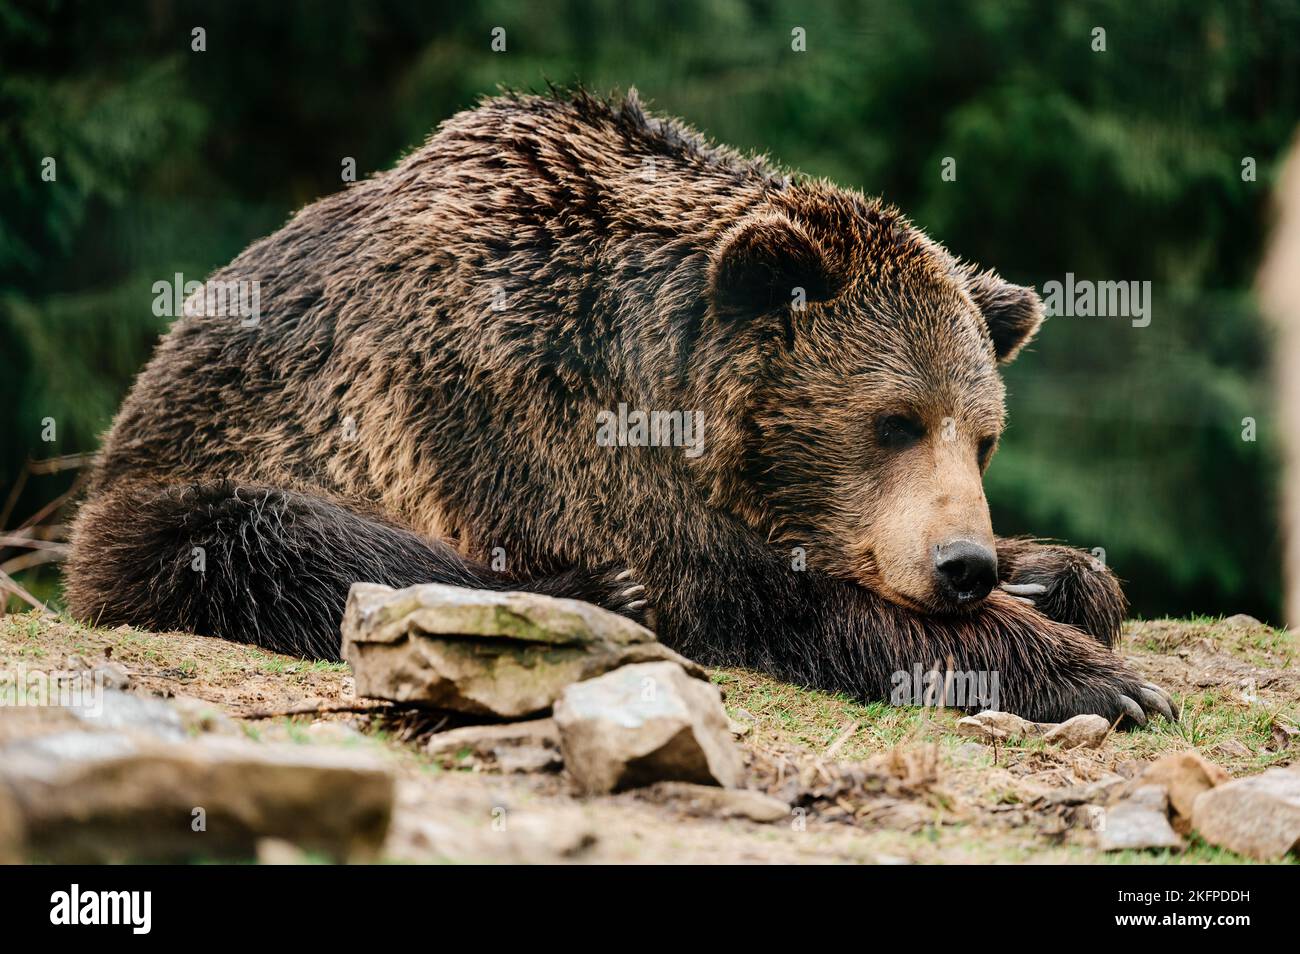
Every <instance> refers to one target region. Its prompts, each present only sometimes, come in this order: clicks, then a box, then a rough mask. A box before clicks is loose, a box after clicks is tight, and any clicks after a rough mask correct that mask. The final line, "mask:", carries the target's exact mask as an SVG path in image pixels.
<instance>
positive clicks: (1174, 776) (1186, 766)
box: [1128, 751, 1229, 835]
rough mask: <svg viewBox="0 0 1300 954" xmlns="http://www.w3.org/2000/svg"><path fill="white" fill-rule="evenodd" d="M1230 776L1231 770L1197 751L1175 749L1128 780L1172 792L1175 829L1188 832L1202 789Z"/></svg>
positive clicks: (1183, 832)
mask: <svg viewBox="0 0 1300 954" xmlns="http://www.w3.org/2000/svg"><path fill="white" fill-rule="evenodd" d="M1228 780H1229V776H1228V773H1227V772H1225V771H1224V770H1223V769H1221V768H1219V767H1218V766H1217V765H1214V764H1212V763H1210V762H1207V761H1205V759H1203V758H1201V756H1200V755H1199V754H1197V753H1196V752H1191V751H1188V752H1171V753H1170V754H1169V755H1165V756H1162V757H1161V758H1159V759H1157V760H1156V761H1154V762H1152V763H1151V764H1150V765H1148V766H1147V767H1146V768H1145V769H1144V770H1143V771H1142V774H1141V775H1139V776H1138V777H1137V778H1135V779H1134V780H1133V781H1132V782H1130V783H1128V784H1129V785H1130V786H1132V787H1135V788H1136V787H1138V786H1142V785H1159V786H1162V787H1163V788H1164V789H1165V790H1166V791H1167V792H1168V793H1169V804H1170V807H1171V808H1172V809H1173V825H1174V830H1175V831H1177V832H1180V833H1181V834H1184V835H1185V834H1187V833H1188V832H1189V831H1191V828H1192V806H1193V805H1195V803H1196V799H1197V798H1198V797H1199V796H1200V794H1201V793H1202V792H1205V791H1208V790H1209V789H1211V788H1214V786H1216V785H1221V784H1223V783H1224V782H1226V781H1228Z"/></svg>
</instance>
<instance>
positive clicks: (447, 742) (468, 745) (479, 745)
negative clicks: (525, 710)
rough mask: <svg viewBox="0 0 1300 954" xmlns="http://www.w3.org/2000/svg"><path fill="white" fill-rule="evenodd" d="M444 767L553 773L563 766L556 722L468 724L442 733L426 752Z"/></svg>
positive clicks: (435, 738)
mask: <svg viewBox="0 0 1300 954" xmlns="http://www.w3.org/2000/svg"><path fill="white" fill-rule="evenodd" d="M425 751H426V752H428V754H429V755H431V756H432V757H433V758H435V759H437V760H438V761H439V762H441V763H442V764H444V765H448V766H464V765H465V763H466V762H467V761H468V762H470V764H472V765H474V766H476V767H485V768H496V769H497V770H499V771H501V772H504V773H507V774H509V773H511V772H551V771H557V770H558V769H560V768H562V767H563V766H564V757H563V756H562V755H561V754H560V730H559V729H558V728H557V727H556V725H555V720H553V719H531V720H529V721H527V722H510V723H507V724H505V725H467V726H464V727H462V728H459V729H451V730H449V731H447V732H439V733H437V734H436V735H434V736H433V737H432V738H430V739H429V743H428V746H427V747H426V749H425Z"/></svg>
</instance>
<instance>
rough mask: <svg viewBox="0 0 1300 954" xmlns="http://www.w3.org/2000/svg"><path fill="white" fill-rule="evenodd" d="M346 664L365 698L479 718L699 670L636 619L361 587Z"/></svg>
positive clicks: (580, 608) (573, 607) (589, 608)
mask: <svg viewBox="0 0 1300 954" xmlns="http://www.w3.org/2000/svg"><path fill="white" fill-rule="evenodd" d="M343 657H344V658H345V659H346V660H347V661H348V662H349V663H351V665H352V670H353V672H354V673H355V676H356V693H357V695H359V696H364V697H368V698H374V699H389V700H392V701H394V702H403V703H416V704H420V705H426V706H431V707H435V708H440V709H451V710H455V711H458V712H465V713H469V714H473V715H485V716H494V717H498V718H505V719H519V718H525V717H527V716H532V715H539V714H543V713H545V712H546V711H547V710H548V709H550V708H551V706H552V705H553V704H554V703H555V700H556V699H557V698H558V697H559V695H560V693H561V692H562V691H563V690H564V688H565V686H568V685H569V684H570V683H574V682H578V681H580V680H583V679H590V678H591V677H593V676H599V675H600V674H601V673H605V672H608V671H610V670H611V669H616V668H618V667H619V666H623V665H627V664H629V663H643V662H651V661H659V660H668V661H671V662H673V663H675V664H677V665H678V666H679V667H680V668H681V669H683V670H685V671H687V672H690V673H691V674H692V675H694V676H695V677H697V678H699V679H705V678H707V677H706V676H705V673H704V671H703V670H702V669H700V667H699V666H697V665H695V664H694V663H692V662H690V661H689V660H687V659H685V658H684V657H682V656H679V655H678V654H677V653H675V652H673V651H672V650H670V649H668V648H667V647H666V646H664V645H663V644H661V643H660V642H659V641H658V640H657V639H656V638H655V635H654V633H652V632H650V630H648V629H646V628H645V627H644V626H641V625H639V624H637V623H635V622H633V621H632V620H630V619H627V618H626V617H623V616H619V615H618V614H616V613H611V612H608V611H607V610H603V609H601V608H600V607H598V606H593V605H591V604H589V603H583V602H581V601H579V600H566V599H556V598H554V597H550V596H541V595H538V594H536V593H496V592H491V591H487V590H471V589H464V588H462V587H456V586H443V585H441V584H437V583H427V584H421V585H419V586H411V587H407V588H406V589H402V590H394V589H392V588H390V587H387V586H381V585H379V584H376V583H356V584H353V586H352V590H351V592H350V593H349V594H348V602H347V608H346V610H345V611H344V616H343Z"/></svg>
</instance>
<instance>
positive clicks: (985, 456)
mask: <svg viewBox="0 0 1300 954" xmlns="http://www.w3.org/2000/svg"><path fill="white" fill-rule="evenodd" d="M997 445H998V439H997V438H996V437H986V438H984V439H983V440H982V441H980V446H979V459H980V470H983V469H984V468H985V467H987V466H988V465H989V458H990V457H992V456H993V448H995V447H997Z"/></svg>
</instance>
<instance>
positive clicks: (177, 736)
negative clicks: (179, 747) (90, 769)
mask: <svg viewBox="0 0 1300 954" xmlns="http://www.w3.org/2000/svg"><path fill="white" fill-rule="evenodd" d="M88 699H93V702H91V704H89V705H86V706H76V707H71V708H70V709H69V711H70V712H71V713H72V714H73V715H75V716H76V717H77V718H78V719H80V720H82V721H83V722H85V723H86V725H87V727H89V728H94V729H99V730H101V731H110V732H111V731H118V730H127V731H137V732H147V733H149V734H150V735H156V736H158V737H159V738H160V739H167V740H169V741H173V742H179V741H180V740H182V739H184V738H185V723H184V720H183V719H182V718H181V713H180V712H179V711H178V710H177V709H175V708H174V707H172V706H170V705H168V704H167V703H165V702H163V701H162V700H160V699H151V698H149V697H147V696H135V695H131V694H130V693H126V692H122V691H121V690H120V689H108V688H104V689H102V690H101V691H99V692H98V693H97V694H94V695H92V696H90V697H88Z"/></svg>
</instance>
